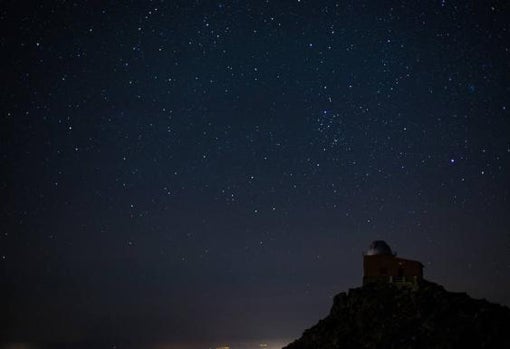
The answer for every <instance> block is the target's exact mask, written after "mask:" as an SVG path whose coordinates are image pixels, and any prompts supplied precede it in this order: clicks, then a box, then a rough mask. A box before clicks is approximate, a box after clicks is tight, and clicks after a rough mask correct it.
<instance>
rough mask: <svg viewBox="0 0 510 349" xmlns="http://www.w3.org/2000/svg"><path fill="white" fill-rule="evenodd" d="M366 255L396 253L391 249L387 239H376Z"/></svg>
mask: <svg viewBox="0 0 510 349" xmlns="http://www.w3.org/2000/svg"><path fill="white" fill-rule="evenodd" d="M366 255H367V256H375V255H389V256H393V255H394V254H393V252H392V251H391V248H390V246H388V244H387V243H386V242H385V241H383V240H376V241H373V242H372V243H371V244H370V248H369V249H368V251H367V253H366Z"/></svg>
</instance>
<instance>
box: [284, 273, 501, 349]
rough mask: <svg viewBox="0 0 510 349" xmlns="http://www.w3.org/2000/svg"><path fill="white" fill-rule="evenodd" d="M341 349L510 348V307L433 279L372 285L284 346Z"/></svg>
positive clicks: (344, 296)
mask: <svg viewBox="0 0 510 349" xmlns="http://www.w3.org/2000/svg"><path fill="white" fill-rule="evenodd" d="M336 348H338V349H340V348H388V349H389V348H394V349H397V348H399V349H400V348H406V349H414V348H437V349H439V348H441V349H443V348H445V349H446V348H452V349H453V348H510V309H509V308H507V307H504V306H500V305H497V304H493V303H489V302H487V301H485V300H475V299H473V298H471V297H469V296H468V295H467V294H465V293H453V292H448V291H446V290H445V289H444V288H443V287H442V286H440V285H437V284H434V283H431V282H428V281H422V282H421V283H420V285H419V287H417V288H411V287H407V286H395V285H392V284H379V285H377V284H376V285H366V286H363V287H360V288H355V289H351V290H349V292H348V293H345V292H344V293H340V294H338V295H336V296H335V298H334V302H333V307H332V308H331V312H330V314H329V315H328V316H327V317H326V318H325V319H323V320H321V321H319V322H318V323H317V324H316V325H315V326H313V327H312V328H310V329H308V330H306V331H305V332H304V333H303V336H302V337H301V338H300V339H298V340H296V341H294V342H293V343H291V344H289V345H288V346H286V347H285V348H284V349H336Z"/></svg>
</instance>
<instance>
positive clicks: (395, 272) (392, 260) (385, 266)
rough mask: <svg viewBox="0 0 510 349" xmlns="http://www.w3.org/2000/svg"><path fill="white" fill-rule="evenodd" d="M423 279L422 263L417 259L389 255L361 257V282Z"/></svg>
mask: <svg viewBox="0 0 510 349" xmlns="http://www.w3.org/2000/svg"><path fill="white" fill-rule="evenodd" d="M421 279H423V265H422V264H421V263H420V262H418V261H413V260H409V259H404V258H398V257H395V256H391V255H374V256H364V257H363V284H366V283H369V282H372V281H379V280H381V281H402V280H404V281H417V280H421Z"/></svg>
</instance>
